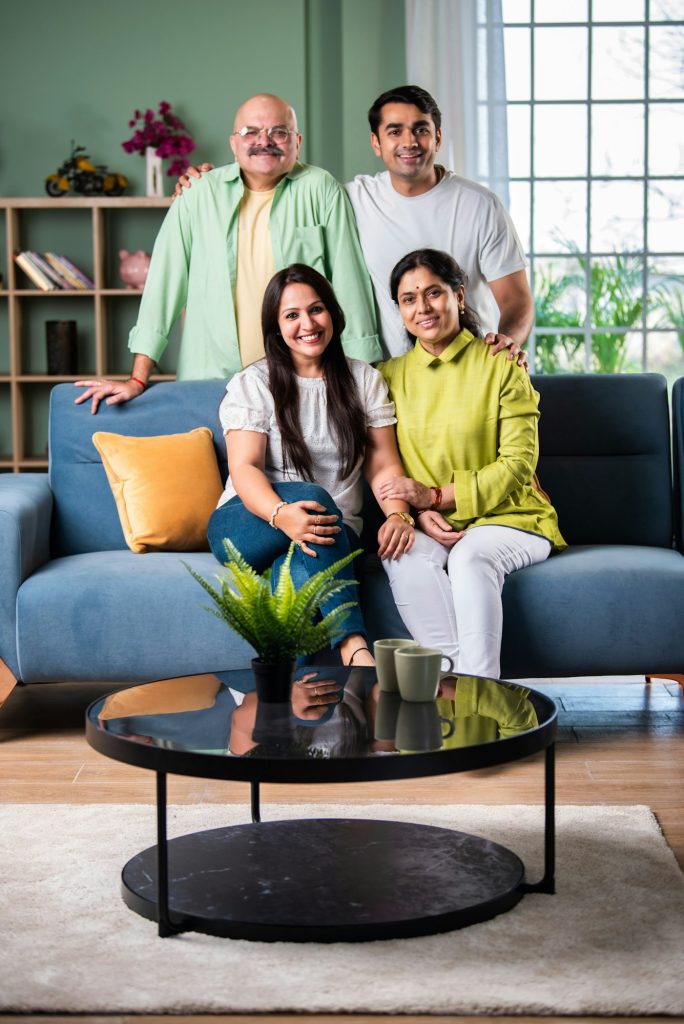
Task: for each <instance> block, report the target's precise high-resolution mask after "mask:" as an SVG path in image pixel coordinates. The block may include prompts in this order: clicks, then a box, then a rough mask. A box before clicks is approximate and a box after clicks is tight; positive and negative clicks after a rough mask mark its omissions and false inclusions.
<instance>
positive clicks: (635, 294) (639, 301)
mask: <svg viewBox="0 0 684 1024" xmlns="http://www.w3.org/2000/svg"><path fill="white" fill-rule="evenodd" d="M564 244H565V247H566V248H567V249H568V251H569V252H571V253H572V255H573V256H574V257H575V259H576V260H577V263H578V265H579V269H578V270H577V271H576V272H574V273H567V274H562V275H561V276H560V277H554V276H553V275H552V274H551V273H550V272H548V273H546V274H545V273H544V271H541V272H539V273H538V274H536V275H535V323H536V324H537V325H538V327H539V328H543V327H544V326H547V327H567V328H569V329H572V330H574V332H575V333H572V334H570V333H568V334H567V335H566V334H564V333H563V334H560V335H558V334H544V332H543V330H540V331H538V333H537V334H536V336H535V352H536V357H537V359H538V362H539V368H540V370H541V371H542V372H543V373H558V372H559V371H561V370H562V369H564V367H562V366H561V362H560V358H559V357H560V355H561V354H562V352H565V358H566V361H567V365H568V367H570V368H573V362H575V361H576V360H577V356H578V354H579V352H580V350H581V347H582V344H583V338H582V337H581V336H580V335H579V334H577V333H576V332H577V331H580V332H581V331H582V330H583V328H582V323H581V318H580V315H579V312H578V311H577V310H576V309H569V310H568V309H567V308H566V309H564V308H563V302H564V300H565V299H566V296H567V293H568V291H569V290H570V289H573V288H581V289H585V288H586V285H587V274H588V275H589V316H590V323H591V328H592V330H591V353H592V369H594V370H595V371H596V372H597V373H619V372H620V371H621V370H622V369H623V368H624V364H625V359H626V357H627V337H628V334H629V330H628V329H629V328H631V327H634V326H635V325H636V324H638V323H640V322H641V320H642V317H643V315H644V301H643V294H642V273H643V270H642V264H641V260H640V259H639V258H638V257H635V256H624V255H621V254H620V253H616V254H615V256H614V257H611V258H610V259H607V260H600V259H595V258H594V259H591V261H590V260H589V258H588V257H587V256H585V255H584V254H583V253H581V252H580V250H579V248H578V246H577V245H576V244H575V243H574V242H568V241H565V242H564ZM601 327H604V328H610V330H604V331H601V330H597V328H601ZM619 328H624V330H619Z"/></svg>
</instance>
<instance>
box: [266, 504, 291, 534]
mask: <svg viewBox="0 0 684 1024" xmlns="http://www.w3.org/2000/svg"><path fill="white" fill-rule="evenodd" d="M283 505H289V502H288V501H279V502H278V504H277V505H276V506H275V508H274V509H273V511H272V512H271V518H270V519H269V521H268V525H269V526H272V527H273V529H274V530H277V529H278V527H277V526H276V524H275V521H276V516H277V515H278V513H279V512H280V510H281V508H282V507H283Z"/></svg>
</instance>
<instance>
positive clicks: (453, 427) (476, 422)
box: [379, 329, 566, 550]
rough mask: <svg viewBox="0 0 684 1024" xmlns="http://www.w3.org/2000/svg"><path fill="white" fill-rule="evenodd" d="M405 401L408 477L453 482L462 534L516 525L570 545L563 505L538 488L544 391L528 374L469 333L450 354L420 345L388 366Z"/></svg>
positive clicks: (400, 413) (399, 408) (403, 448)
mask: <svg viewBox="0 0 684 1024" xmlns="http://www.w3.org/2000/svg"><path fill="white" fill-rule="evenodd" d="M379 370H380V372H381V373H382V375H383V377H384V378H385V380H386V381H387V385H388V387H389V392H390V397H391V398H392V401H393V402H394V403H395V405H396V415H397V420H398V423H397V439H398V442H399V452H400V454H401V459H402V462H403V464H404V468H405V470H406V474H407V475H408V476H410V477H412V478H413V479H414V480H420V481H421V483H424V484H426V485H427V486H429V487H444V486H446V485H447V484H450V483H453V485H454V498H455V501H456V509H455V510H454V511H452V512H446V513H444V515H445V518H446V519H448V521H449V522H450V523H451V525H452V526H453V527H454V529H456V530H464V529H469V528H471V527H474V526H485V525H486V526H493V525H498V526H511V527H514V528H515V529H519V530H525V531H526V532H527V533H534V534H537V535H539V536H542V537H546V538H547V539H548V540H550V541H551V543H552V544H553V546H554V548H556V549H558V550H560V549H562V548H564V547H566V544H565V541H564V540H563V538H562V536H561V534H560V531H559V529H558V520H557V517H556V512H555V510H554V508H553V507H552V506H551V505H550V504H549V503H548V501H546V499H545V498H544V497H543V495H542V494H540V493H539V491H538V490H536V489H535V487H534V486H533V483H532V479H533V475H534V471H535V468H536V465H537V458H538V455H539V436H538V429H537V425H538V419H539V408H538V404H539V395H538V394H537V392H536V391H535V390H534V388H533V387H532V384H531V382H530V379H529V377H528V375H527V373H526V372H525V371H524V370H523V369H522V368H521V367H519V366H517V365H516V363H515V362H513V361H511V360H509V359H507V358H506V357H505V356H503V355H501V356H497V357H492V354H491V349H490V348H489V346H487V345H484V344H483V343H482V341H480V340H479V339H476V338H474V337H473V335H472V334H471V333H470V331H467V330H465V329H464V330H462V331H461V332H460V334H458V335H457V336H456V337H455V338H454V340H453V341H452V342H451V344H450V345H449V346H448V347H447V348H446V349H445V350H444V352H443V353H442V355H441V356H431V355H430V354H429V352H426V351H425V349H424V348H423V347H422V345H421V344H420V342H418V341H417V342H416V344H415V346H414V348H413V349H412V350H411V351H410V352H407V353H406V355H403V356H399V357H398V358H396V359H390V360H388V361H387V362H385V363H381V364H380V366H379Z"/></svg>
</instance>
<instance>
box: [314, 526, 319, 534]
mask: <svg viewBox="0 0 684 1024" xmlns="http://www.w3.org/2000/svg"><path fill="white" fill-rule="evenodd" d="M313 534H314V537H317V536H318V527H317V526H314V528H313Z"/></svg>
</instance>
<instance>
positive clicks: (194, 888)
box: [122, 818, 525, 942]
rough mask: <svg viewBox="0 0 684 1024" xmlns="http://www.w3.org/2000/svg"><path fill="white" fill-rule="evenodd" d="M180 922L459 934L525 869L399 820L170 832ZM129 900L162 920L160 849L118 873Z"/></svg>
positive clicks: (492, 911) (175, 922) (202, 926)
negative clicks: (159, 909)
mask: <svg viewBox="0 0 684 1024" xmlns="http://www.w3.org/2000/svg"><path fill="white" fill-rule="evenodd" d="M167 846H168V893H169V896H168V901H169V903H168V908H169V918H170V922H169V923H170V925H171V928H172V931H178V932H180V931H198V932H205V933H208V934H211V935H221V936H226V937H229V938H235V939H254V940H259V941H286V942H359V941H366V940H370V939H390V938H403V937H409V936H415V935H429V934H433V933H436V932H443V931H451V930H452V929H455V928H461V927H464V926H465V925H470V924H475V923H477V922H478V921H485V920H488V919H489V918H491V917H494V916H495V915H496V914H500V913H502V912H503V911H506V910H509V909H510V908H511V907H512V906H514V905H515V904H516V903H517V902H518V901H519V900H520V899H521V897H522V896H523V893H524V891H525V888H524V876H525V868H524V865H523V863H522V861H521V860H520V859H519V857H517V856H516V855H515V854H514V853H512V852H511V851H510V850H508V849H506V848H505V847H503V846H500V845H499V844H497V843H493V842H490V841H489V840H487V839H482V838H479V837H477V836H472V835H469V834H467V833H463V832H454V831H452V830H451V829H443V828H435V827H432V826H427V825H417V824H410V823H405V822H396V821H374V820H365V819H347V818H343V819H313V820H294V821H292V820H287V821H273V822H259V823H254V824H248V825H239V826H232V827H226V828H220V829H213V830H211V831H207V832H198V833H193V834H190V835H186V836H180V837H178V838H176V839H171V840H169V841H168V844H167ZM122 894H123V898H124V901H125V902H126V904H127V905H128V906H129V907H130V908H131V909H132V910H134V911H136V912H137V913H138V914H141V915H142V916H143V917H146V918H148V919H149V920H152V921H156V920H157V916H158V915H157V847H156V846H153V847H150V848H149V849H147V850H145V851H143V852H142V853H140V854H138V855H136V856H135V857H133V858H132V859H131V860H130V861H129V862H128V863H127V864H126V866H125V868H124V870H123V874H122Z"/></svg>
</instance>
